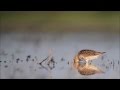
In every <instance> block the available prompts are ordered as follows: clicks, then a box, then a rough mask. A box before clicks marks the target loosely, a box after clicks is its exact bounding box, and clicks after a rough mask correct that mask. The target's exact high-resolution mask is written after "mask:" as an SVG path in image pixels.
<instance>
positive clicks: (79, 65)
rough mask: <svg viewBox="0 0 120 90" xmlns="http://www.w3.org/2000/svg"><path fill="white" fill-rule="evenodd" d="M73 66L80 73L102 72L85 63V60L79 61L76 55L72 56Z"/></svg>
mask: <svg viewBox="0 0 120 90" xmlns="http://www.w3.org/2000/svg"><path fill="white" fill-rule="evenodd" d="M73 66H74V67H75V68H76V69H77V71H78V72H79V73H80V74H81V75H94V74H100V73H104V72H103V71H102V70H101V69H99V68H98V67H96V66H95V65H92V64H89V63H86V62H85V61H80V60H79V59H78V57H77V56H75V58H74V62H73Z"/></svg>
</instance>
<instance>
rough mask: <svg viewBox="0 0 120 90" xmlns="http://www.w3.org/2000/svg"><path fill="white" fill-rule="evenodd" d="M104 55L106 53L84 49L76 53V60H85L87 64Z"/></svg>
mask: <svg viewBox="0 0 120 90" xmlns="http://www.w3.org/2000/svg"><path fill="white" fill-rule="evenodd" d="M104 53H106V52H99V51H95V50H89V49H84V50H81V51H79V52H78V54H77V58H78V60H79V61H80V60H85V61H86V64H88V62H89V61H90V60H94V59H97V58H98V57H100V56H102V55H103V54H104Z"/></svg>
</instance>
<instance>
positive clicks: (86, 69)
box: [78, 64, 103, 75]
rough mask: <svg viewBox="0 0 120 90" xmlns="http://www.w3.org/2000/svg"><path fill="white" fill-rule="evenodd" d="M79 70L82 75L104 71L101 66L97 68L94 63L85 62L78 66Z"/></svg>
mask: <svg viewBox="0 0 120 90" xmlns="http://www.w3.org/2000/svg"><path fill="white" fill-rule="evenodd" d="M78 72H79V73H80V74H82V75H93V74H97V73H103V71H101V70H100V69H99V68H97V67H96V66H94V65H87V64H85V65H84V66H81V65H80V66H79V67H78Z"/></svg>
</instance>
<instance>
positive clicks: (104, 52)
mask: <svg viewBox="0 0 120 90" xmlns="http://www.w3.org/2000/svg"><path fill="white" fill-rule="evenodd" d="M104 53H106V52H98V54H104Z"/></svg>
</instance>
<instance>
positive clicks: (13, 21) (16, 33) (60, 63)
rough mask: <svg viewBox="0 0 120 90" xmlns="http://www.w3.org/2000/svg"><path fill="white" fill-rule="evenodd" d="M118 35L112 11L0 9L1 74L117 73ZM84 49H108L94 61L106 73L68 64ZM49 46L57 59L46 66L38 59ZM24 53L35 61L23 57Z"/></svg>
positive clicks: (117, 17) (117, 15) (118, 19)
mask: <svg viewBox="0 0 120 90" xmlns="http://www.w3.org/2000/svg"><path fill="white" fill-rule="evenodd" d="M119 39H120V12H116V11H0V78H53V79H54V78H120V65H119V62H120V57H119V54H120V52H119V50H120V48H119V46H120V44H119V41H120V40H119ZM82 49H93V50H97V51H105V52H107V53H106V55H105V56H104V58H102V59H101V58H99V59H98V60H95V61H94V62H93V63H95V64H96V65H98V67H100V68H101V69H103V70H104V71H105V72H106V73H105V74H103V75H93V76H87V77H86V76H82V75H80V74H79V73H76V72H74V70H73V69H71V68H72V67H71V66H72V65H71V64H72V61H73V58H74V56H75V55H76V54H77V52H78V51H80V50H82ZM50 51H51V52H52V55H53V56H54V60H55V61H56V62H57V64H56V67H55V68H54V69H53V70H51V71H50V72H48V71H46V70H44V69H40V67H39V65H37V63H39V62H40V61H42V60H43V59H45V58H46V57H47V56H48V55H49V52H50ZM28 55H30V56H31V57H30V61H32V60H33V59H35V57H37V61H34V62H25V60H26V58H27V56H28ZM18 58H19V59H20V60H21V62H20V63H16V59H18ZM68 62H69V63H70V64H68ZM8 67H9V68H8ZM33 72H34V73H33Z"/></svg>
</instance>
